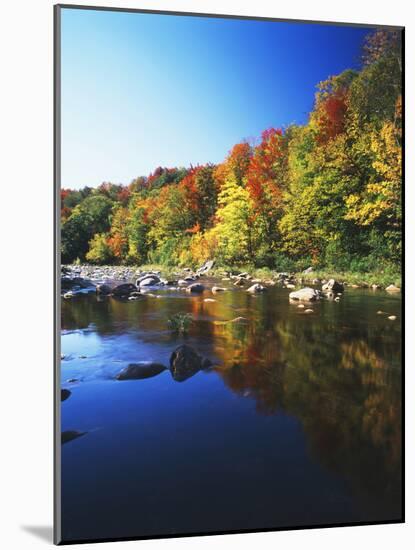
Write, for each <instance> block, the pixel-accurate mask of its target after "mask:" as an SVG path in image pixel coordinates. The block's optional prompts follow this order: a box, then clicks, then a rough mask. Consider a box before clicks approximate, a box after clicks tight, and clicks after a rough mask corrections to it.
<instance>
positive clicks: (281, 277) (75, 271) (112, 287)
mask: <svg viewBox="0 0 415 550" xmlns="http://www.w3.org/2000/svg"><path fill="white" fill-rule="evenodd" d="M214 265H215V262H214V260H210V261H207V262H205V264H203V265H202V266H201V267H200V268H199V269H197V270H192V269H191V268H182V269H179V268H178V269H177V270H173V271H170V273H169V276H168V277H163V274H162V271H161V270H142V269H140V268H134V267H125V266H93V265H81V266H78V265H68V266H62V268H61V296H62V297H63V298H64V299H70V298H73V297H74V296H79V295H87V294H91V293H95V294H98V295H100V296H112V297H114V298H119V299H127V300H138V299H140V297H142V296H143V295H145V294H147V295H149V294H150V295H151V292H152V291H154V290H157V289H167V290H173V291H177V290H180V291H184V292H188V293H192V294H200V293H203V292H204V291H205V290H210V291H211V292H212V293H213V294H215V293H218V292H224V291H226V290H229V289H230V287H236V288H239V289H243V290H246V291H247V292H249V293H251V294H257V293H262V292H265V291H266V290H267V288H269V287H272V286H275V285H278V286H281V287H283V288H287V289H288V290H292V292H291V293H290V294H289V298H290V300H292V301H300V302H302V301H306V302H307V301H309V302H314V301H318V300H321V299H332V300H336V301H339V300H340V297H341V296H342V294H343V292H344V290H345V288H346V287H350V288H358V287H361V286H366V287H368V288H371V289H372V290H380V289H381V286H380V285H378V284H373V285H370V286H369V285H356V284H350V285H349V284H348V283H347V282H346V281H338V280H336V279H328V280H327V279H320V278H318V277H315V278H313V277H312V268H308V269H307V270H305V271H304V272H303V273H302V274H301V276H298V275H295V274H292V273H286V272H272V273H271V274H270V275H269V276H268V277H262V278H259V277H255V276H254V275H251V274H250V273H248V272H246V271H244V272H238V271H237V270H235V271H228V270H220V269H219V270H213V268H214ZM207 277H209V280H210V283H211V281H212V278H214V279H215V280H214V282H213V284H209V285H206V284H204V282H203V279H204V278H207ZM306 284H311V285H312V287H313V288H311V287H309V286H303V285H306ZM315 287H320V288H315ZM384 290H386V291H387V292H389V293H398V292H400V288H399V287H397V286H395V285H393V284H391V285H389V286H387V287H386V288H384Z"/></svg>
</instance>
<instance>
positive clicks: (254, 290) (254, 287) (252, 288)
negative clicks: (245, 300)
mask: <svg viewBox="0 0 415 550" xmlns="http://www.w3.org/2000/svg"><path fill="white" fill-rule="evenodd" d="M265 290H267V289H266V288H265V287H264V286H262V285H260V284H259V283H255V284H254V285H252V286H250V287H249V288H247V289H246V291H247V292H250V293H251V294H257V293H258V292H264V291H265Z"/></svg>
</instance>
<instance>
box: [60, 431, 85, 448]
mask: <svg viewBox="0 0 415 550" xmlns="http://www.w3.org/2000/svg"><path fill="white" fill-rule="evenodd" d="M86 433H87V432H78V431H77V430H67V431H66V432H62V434H61V441H62V445H64V444H65V443H69V441H72V440H73V439H77V438H78V437H81V436H83V435H85V434H86Z"/></svg>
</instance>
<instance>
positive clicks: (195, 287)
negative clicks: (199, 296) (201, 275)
mask: <svg viewBox="0 0 415 550" xmlns="http://www.w3.org/2000/svg"><path fill="white" fill-rule="evenodd" d="M204 290H205V287H204V286H203V285H202V284H201V283H194V284H192V285H190V286H188V287H187V288H186V292H197V293H200V292H203V291H204Z"/></svg>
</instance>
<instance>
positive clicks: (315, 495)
mask: <svg viewBox="0 0 415 550" xmlns="http://www.w3.org/2000/svg"><path fill="white" fill-rule="evenodd" d="M203 282H204V284H207V286H211V285H212V284H213V283H214V281H213V280H211V279H204V280H203ZM221 284H223V283H221ZM288 293H289V291H288V290H287V289H285V288H281V287H278V286H276V287H272V288H269V289H268V290H267V292H264V293H262V294H258V295H250V294H249V293H248V292H246V291H245V290H244V289H243V288H241V289H239V288H231V289H230V290H229V291H227V292H224V293H220V294H219V293H218V294H215V295H213V294H212V293H211V292H210V290H206V291H205V292H204V293H203V294H201V295H192V294H188V293H186V292H183V291H180V290H178V291H169V290H157V291H155V292H154V295H153V296H145V297H143V298H140V299H138V300H136V301H121V300H116V299H114V298H112V297H97V296H96V295H89V296H76V297H74V298H72V299H70V300H63V302H62V337H61V347H62V353H63V359H62V362H61V378H62V388H67V389H69V390H70V391H71V395H70V397H69V398H68V399H67V400H65V401H64V402H62V406H61V416H62V430H63V431H65V430H79V431H82V432H86V433H85V435H83V436H82V437H78V438H77V439H74V440H73V441H70V442H68V443H66V444H64V445H63V446H62V522H63V523H62V534H63V539H64V540H71V541H76V540H81V539H85V538H86V539H97V538H98V539H101V538H119V537H138V536H153V535H172V534H184V533H186V534H187V533H189V534H190V533H199V532H217V531H234V530H236V531H237V530H245V529H246V530H249V529H269V528H281V527H292V526H311V525H320V524H324V525H326V524H335V523H349V522H358V523H359V522H370V521H384V520H399V518H400V517H401V512H402V511H401V296H400V294H393V295H392V294H390V295H389V294H388V293H386V292H384V291H379V290H377V291H372V290H369V289H347V290H345V292H344V295H343V296H342V297H341V300H340V302H334V301H330V302H329V301H324V302H320V303H316V304H314V305H313V306H312V309H313V310H314V312H313V313H310V314H306V313H304V309H300V308H298V307H297V306H296V305H295V304H290V303H289V300H288ZM157 296H159V297H157ZM206 298H209V299H213V300H215V301H209V302H205V301H204V300H205V299H206ZM379 310H381V311H383V312H386V313H387V314H388V315H395V316H397V319H396V320H389V319H388V315H386V314H377V312H378V311H379ZM179 312H188V313H190V314H192V316H193V319H194V321H193V323H192V325H191V327H190V330H189V333H188V334H187V335H179V334H175V333H173V332H172V331H171V330H170V329H169V326H168V324H167V320H168V318H169V317H171V316H172V315H173V314H175V313H179ZM238 317H243V319H242V320H239V321H234V322H228V321H232V320H233V319H235V318H238ZM183 343H187V344H189V345H190V346H193V347H194V348H195V349H196V350H197V351H198V352H199V353H200V354H201V355H202V356H204V357H207V358H209V359H210V360H211V362H212V364H213V366H212V367H211V368H209V369H207V370H203V371H199V372H197V373H196V374H194V376H191V377H189V378H187V379H186V380H184V381H182V382H178V381H176V380H175V379H174V378H173V376H172V374H171V372H170V370H165V371H164V372H162V373H161V374H159V375H158V376H154V377H152V378H147V379H145V380H122V381H120V380H116V379H115V378H114V377H115V375H116V374H117V373H118V372H119V371H121V370H122V369H123V368H124V367H126V366H127V365H128V364H129V363H136V362H138V361H157V362H161V363H163V364H164V365H166V366H168V365H169V358H170V355H171V353H172V352H173V350H174V349H175V348H176V347H178V346H179V345H180V344H183ZM69 380H71V381H69Z"/></svg>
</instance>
